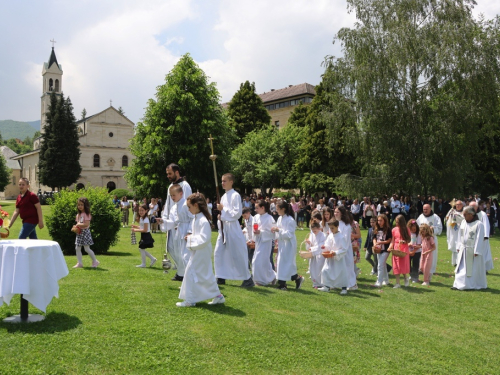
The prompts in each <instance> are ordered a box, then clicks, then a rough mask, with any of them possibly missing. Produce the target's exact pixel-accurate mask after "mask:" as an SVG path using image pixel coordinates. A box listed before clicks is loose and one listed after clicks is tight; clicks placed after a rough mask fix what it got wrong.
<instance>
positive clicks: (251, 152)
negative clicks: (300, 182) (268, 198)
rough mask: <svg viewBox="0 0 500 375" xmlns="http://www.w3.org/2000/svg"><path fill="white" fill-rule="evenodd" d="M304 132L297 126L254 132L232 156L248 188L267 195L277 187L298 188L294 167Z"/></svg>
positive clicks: (233, 163) (269, 127) (236, 171)
mask: <svg viewBox="0 0 500 375" xmlns="http://www.w3.org/2000/svg"><path fill="white" fill-rule="evenodd" d="M303 131H304V129H303V128H300V127H297V126H295V125H293V124H288V125H287V126H285V127H283V128H281V129H277V128H276V127H275V126H273V125H267V126H265V127H264V128H262V129H259V130H254V131H251V132H250V133H248V134H247V135H246V137H245V138H244V140H243V142H242V143H241V144H240V145H239V146H238V147H236V148H235V149H234V151H233V152H232V155H231V162H232V171H233V173H234V174H235V176H236V177H237V178H238V179H239V180H241V181H242V182H243V183H244V184H246V185H249V186H259V187H260V188H261V190H262V192H263V193H264V194H266V195H267V194H270V193H271V192H272V190H273V188H275V187H285V188H286V187H295V179H294V176H293V174H292V166H293V165H294V162H295V157H296V151H297V149H298V148H299V147H300V143H301V142H302V139H303ZM268 189H269V190H268Z"/></svg>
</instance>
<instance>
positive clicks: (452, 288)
mask: <svg viewBox="0 0 500 375" xmlns="http://www.w3.org/2000/svg"><path fill="white" fill-rule="evenodd" d="M450 289H451V290H458V288H455V287H454V286H452V287H451V288H450Z"/></svg>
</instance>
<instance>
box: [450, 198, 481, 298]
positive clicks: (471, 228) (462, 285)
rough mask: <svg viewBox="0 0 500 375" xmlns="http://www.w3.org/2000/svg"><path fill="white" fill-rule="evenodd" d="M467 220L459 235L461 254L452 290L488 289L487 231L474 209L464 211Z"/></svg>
mask: <svg viewBox="0 0 500 375" xmlns="http://www.w3.org/2000/svg"><path fill="white" fill-rule="evenodd" d="M464 217H465V220H463V221H462V224H461V225H460V230H459V234H458V246H459V249H460V251H459V253H458V259H457V268H456V269H455V281H454V282H453V287H452V289H458V290H465V289H486V288H487V287H488V283H487V280H486V271H485V264H484V259H483V258H484V254H485V241H484V236H485V230H484V225H483V223H482V222H481V221H480V220H479V219H478V217H477V216H476V215H475V211H474V208H473V207H466V208H465V209H464Z"/></svg>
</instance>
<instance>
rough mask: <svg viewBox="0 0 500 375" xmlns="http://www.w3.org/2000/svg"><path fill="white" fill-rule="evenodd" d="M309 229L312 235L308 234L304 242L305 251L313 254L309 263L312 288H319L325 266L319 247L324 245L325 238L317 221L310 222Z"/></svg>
mask: <svg viewBox="0 0 500 375" xmlns="http://www.w3.org/2000/svg"><path fill="white" fill-rule="evenodd" d="M310 227H311V231H312V233H311V234H309V238H308V239H307V240H306V249H307V250H309V251H310V252H311V253H312V254H313V257H312V258H311V259H310V262H309V272H310V274H311V280H312V283H313V288H319V287H321V286H322V285H321V270H322V269H323V265H324V264H325V258H324V257H323V255H321V252H322V249H321V246H323V245H324V244H325V240H326V237H325V234H324V233H323V231H322V230H321V225H320V224H319V223H318V222H317V221H312V222H311V224H310Z"/></svg>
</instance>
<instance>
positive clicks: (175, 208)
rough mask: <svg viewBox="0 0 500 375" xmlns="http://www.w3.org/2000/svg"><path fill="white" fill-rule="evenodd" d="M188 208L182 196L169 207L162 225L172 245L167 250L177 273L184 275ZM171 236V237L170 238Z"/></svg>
mask: <svg viewBox="0 0 500 375" xmlns="http://www.w3.org/2000/svg"><path fill="white" fill-rule="evenodd" d="M190 216H192V215H190V212H189V208H188V206H187V203H186V200H185V199H184V198H181V199H179V200H178V201H177V202H174V204H173V205H172V207H171V208H170V215H169V216H168V219H166V220H164V221H163V223H162V227H163V228H165V229H166V230H168V231H169V233H170V236H169V240H171V245H172V247H171V248H170V250H169V253H170V255H171V256H172V258H173V259H174V262H175V264H176V266H177V275H179V276H184V270H185V269H186V265H187V263H188V261H189V257H190V256H191V255H190V252H189V250H187V248H186V241H185V240H184V237H185V236H186V235H187V234H188V232H189V230H190V228H191V217H190ZM170 237H171V238H170Z"/></svg>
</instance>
